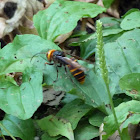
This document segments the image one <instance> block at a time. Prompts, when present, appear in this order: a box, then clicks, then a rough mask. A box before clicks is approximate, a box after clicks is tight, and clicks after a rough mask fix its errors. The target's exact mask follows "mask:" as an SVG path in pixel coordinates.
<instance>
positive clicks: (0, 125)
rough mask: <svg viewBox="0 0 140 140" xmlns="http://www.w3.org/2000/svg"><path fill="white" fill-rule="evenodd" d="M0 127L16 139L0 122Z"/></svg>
mask: <svg viewBox="0 0 140 140" xmlns="http://www.w3.org/2000/svg"><path fill="white" fill-rule="evenodd" d="M0 127H1V128H3V129H4V131H5V132H6V133H7V134H8V135H9V136H10V137H11V138H12V139H13V140H16V139H15V138H14V137H13V135H12V134H11V133H10V132H9V131H8V130H7V129H6V128H5V127H4V126H3V125H2V124H1V123H0Z"/></svg>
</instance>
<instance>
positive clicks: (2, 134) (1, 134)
mask: <svg viewBox="0 0 140 140" xmlns="http://www.w3.org/2000/svg"><path fill="white" fill-rule="evenodd" d="M0 133H1V136H2V138H3V140H6V139H5V137H4V136H3V134H2V132H1V131H0Z"/></svg>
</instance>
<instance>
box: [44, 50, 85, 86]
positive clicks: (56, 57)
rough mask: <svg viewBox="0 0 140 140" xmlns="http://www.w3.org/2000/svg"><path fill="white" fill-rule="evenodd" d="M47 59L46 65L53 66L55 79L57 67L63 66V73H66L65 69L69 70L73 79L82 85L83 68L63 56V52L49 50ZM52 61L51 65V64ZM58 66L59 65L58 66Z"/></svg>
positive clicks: (83, 78)
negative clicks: (54, 67)
mask: <svg viewBox="0 0 140 140" xmlns="http://www.w3.org/2000/svg"><path fill="white" fill-rule="evenodd" d="M46 55H47V56H46V57H47V59H48V61H49V62H50V63H46V64H48V65H55V66H56V70H57V79H58V67H62V66H64V68H65V71H66V72H67V68H66V67H68V69H69V70H70V72H71V74H72V75H73V76H74V77H75V79H76V80H77V81H78V82H80V84H83V83H84V81H85V73H84V68H83V67H82V66H81V65H80V64H79V63H78V62H77V60H76V59H74V58H68V57H66V56H65V53H64V52H63V51H58V50H54V49H53V50H49V51H48V52H47V54H46ZM52 61H53V63H51V62H52ZM58 64H59V65H58Z"/></svg>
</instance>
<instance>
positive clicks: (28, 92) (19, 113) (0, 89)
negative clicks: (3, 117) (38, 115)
mask: <svg viewBox="0 0 140 140" xmlns="http://www.w3.org/2000/svg"><path fill="white" fill-rule="evenodd" d="M0 82H1V84H0V108H1V109H2V110H4V111H5V112H6V113H7V114H11V115H13V116H16V117H18V118H20V119H28V118H30V117H31V116H32V115H33V114H34V112H35V111H36V110H37V108H38V107H39V106H40V104H41V103H42V100H43V95H42V72H41V71H40V70H37V69H35V68H28V67H27V68H26V69H25V71H24V72H23V76H22V84H21V86H17V85H16V84H14V83H12V82H10V81H8V80H7V78H6V77H5V76H4V77H2V78H1V79H0Z"/></svg>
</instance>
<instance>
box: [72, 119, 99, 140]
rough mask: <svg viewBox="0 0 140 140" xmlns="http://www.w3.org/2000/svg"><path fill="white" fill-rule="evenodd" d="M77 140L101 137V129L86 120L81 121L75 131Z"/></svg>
mask: <svg viewBox="0 0 140 140" xmlns="http://www.w3.org/2000/svg"><path fill="white" fill-rule="evenodd" d="M74 136H75V140H91V139H93V138H95V137H98V136H99V128H97V127H94V126H92V125H91V124H89V123H88V122H87V121H86V120H85V121H81V122H80V123H79V124H78V126H77V128H76V130H75V131H74Z"/></svg>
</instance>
